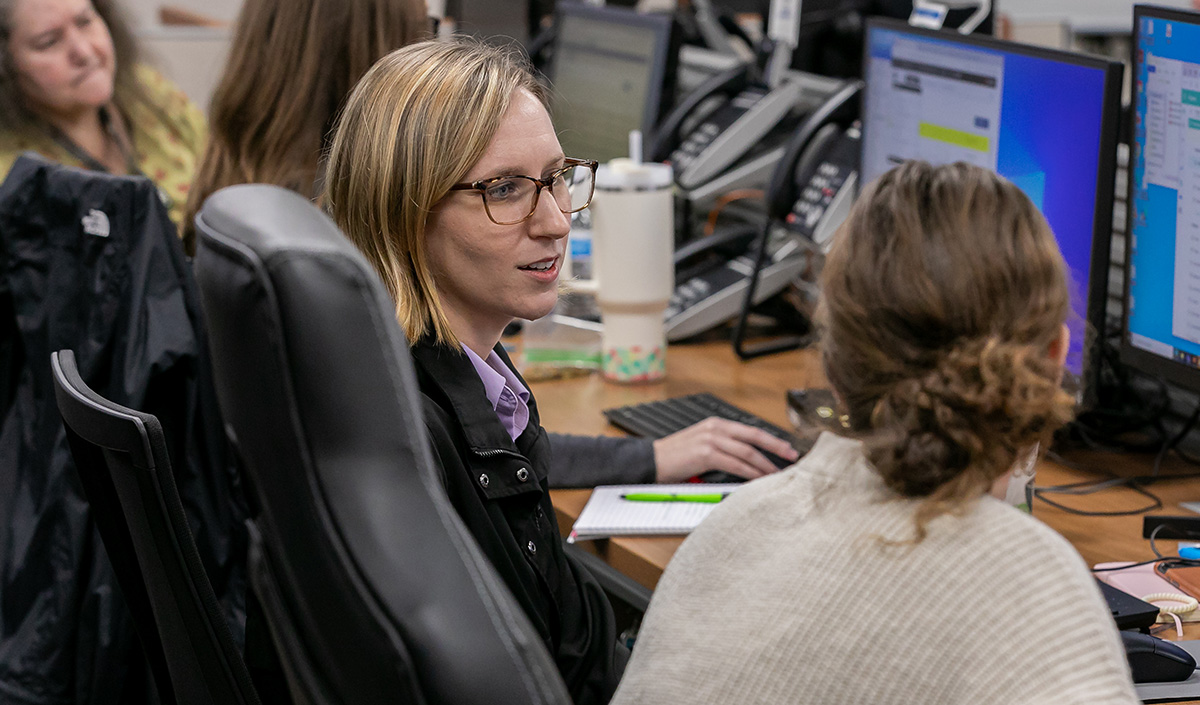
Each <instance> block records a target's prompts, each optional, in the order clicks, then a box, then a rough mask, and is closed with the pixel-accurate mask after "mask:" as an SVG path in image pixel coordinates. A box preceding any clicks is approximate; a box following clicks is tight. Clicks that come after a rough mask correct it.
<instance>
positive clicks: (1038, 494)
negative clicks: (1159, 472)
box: [1033, 482, 1163, 517]
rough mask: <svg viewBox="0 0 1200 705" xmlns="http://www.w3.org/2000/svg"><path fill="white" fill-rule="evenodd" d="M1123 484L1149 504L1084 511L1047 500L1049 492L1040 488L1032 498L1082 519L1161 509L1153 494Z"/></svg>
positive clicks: (1159, 501) (1130, 483)
mask: <svg viewBox="0 0 1200 705" xmlns="http://www.w3.org/2000/svg"><path fill="white" fill-rule="evenodd" d="M1123 484H1124V486H1126V487H1128V488H1129V489H1131V490H1133V491H1134V492H1137V493H1138V494H1140V495H1142V496H1143V497H1146V498H1148V499H1149V500H1150V504H1148V505H1146V506H1144V507H1139V508H1137V509H1114V510H1111V511H1086V510H1083V509H1075V508H1073V507H1068V506H1066V505H1065V504H1062V503H1060V502H1055V501H1054V500H1052V499H1047V498H1046V497H1045V495H1046V494H1049V492H1047V491H1046V490H1043V489H1042V488H1034V490H1033V496H1034V497H1037V498H1038V499H1040V500H1042V501H1043V502H1045V503H1046V504H1049V505H1050V506H1051V507H1054V508H1055V509H1059V510H1061V511H1064V512H1066V513H1068V514H1075V515H1077V516H1084V517H1126V516H1135V515H1137V514H1145V513H1146V512H1152V511H1154V510H1155V509H1162V507H1163V503H1162V500H1161V499H1159V498H1158V496H1157V495H1155V494H1154V493H1152V492H1150V491H1148V490H1145V489H1142V488H1141V487H1140V486H1138V485H1137V484H1135V483H1133V482H1129V483H1123ZM1097 491H1098V490H1097ZM1079 494H1085V493H1079Z"/></svg>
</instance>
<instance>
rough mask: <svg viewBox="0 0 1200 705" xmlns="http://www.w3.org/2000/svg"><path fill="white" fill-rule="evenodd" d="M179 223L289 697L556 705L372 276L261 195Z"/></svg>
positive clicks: (557, 694) (551, 678) (320, 222)
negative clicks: (193, 238)
mask: <svg viewBox="0 0 1200 705" xmlns="http://www.w3.org/2000/svg"><path fill="white" fill-rule="evenodd" d="M196 224H197V230H198V232H199V235H200V237H199V254H198V256H197V260H196V264H197V274H198V277H199V281H200V288H201V294H202V299H203V302H204V308H205V313H206V318H207V320H208V324H209V329H210V331H211V341H212V354H213V360H214V367H215V371H216V379H217V391H218V396H219V398H220V402H221V408H222V409H223V410H224V411H225V419H226V420H227V422H228V423H229V426H230V428H231V430H232V431H233V433H234V434H235V436H236V440H237V444H238V447H239V449H240V451H241V456H242V458H243V460H244V461H245V466H246V469H247V473H248V476H249V482H250V484H251V485H252V492H253V494H254V495H255V497H256V498H257V500H258V501H257V504H258V506H259V507H260V508H261V514H260V516H259V517H258V520H257V529H258V532H259V534H260V535H259V537H258V538H257V539H252V549H251V564H250V573H251V584H252V585H253V587H254V590H255V593H256V594H257V596H258V598H259V601H260V602H261V603H262V606H263V612H264V613H265V616H266V620H267V622H268V624H269V626H270V629H271V635H272V637H273V640H274V642H275V645H276V647H277V648H278V651H279V655H280V660H281V662H282V666H283V670H284V671H285V674H286V675H287V678H288V682H289V687H290V688H291V690H292V695H293V696H294V697H295V698H296V699H297V700H298V701H300V700H303V701H306V702H309V703H314V704H316V705H320V704H323V703H355V705H372V704H374V703H389V704H390V703H396V702H413V703H447V704H449V703H453V704H455V705H471V704H472V703H497V704H501V705H502V704H504V703H513V704H515V703H522V704H526V703H569V702H570V699H569V696H568V695H567V691H566V687H565V685H564V684H563V682H562V680H561V678H560V676H559V675H558V671H557V669H556V667H555V664H554V662H553V661H552V660H551V658H550V656H549V654H548V653H547V652H546V650H545V648H544V647H543V646H542V644H541V641H540V639H539V638H538V636H537V633H536V632H535V631H534V629H533V627H532V626H531V625H530V624H529V622H528V621H527V619H526V617H525V615H524V613H522V612H521V610H520V608H519V607H518V605H517V603H516V601H515V600H514V599H513V597H512V595H511V594H510V593H509V592H508V590H507V588H506V587H505V586H504V584H503V582H502V581H501V580H500V578H499V576H498V575H497V574H496V573H495V571H494V570H493V569H492V567H491V565H490V564H489V563H488V561H487V559H486V558H484V556H483V554H482V552H481V551H480V550H479V548H478V547H477V546H476V544H475V542H474V540H473V539H472V537H471V536H470V534H469V533H468V532H467V531H466V529H465V528H464V526H463V525H462V523H461V521H460V520H459V518H458V516H457V514H456V513H455V511H454V509H453V507H452V506H451V505H450V502H449V500H448V499H447V498H446V496H445V494H444V491H443V489H442V486H441V483H440V482H439V480H438V478H437V477H436V475H435V466H434V464H433V459H432V456H431V454H430V450H429V448H428V443H427V440H426V437H425V425H424V422H423V421H422V418H421V410H420V406H419V403H418V399H417V396H416V389H417V387H416V380H415V376H414V372H413V369H412V363H411V361H410V359H409V353H408V344H407V342H406V341H405V339H404V335H403V333H402V332H401V330H400V326H399V324H398V323H397V321H396V319H395V309H394V307H393V305H392V302H391V300H390V299H389V298H388V295H387V293H386V292H385V290H384V288H383V285H382V283H381V282H380V281H379V279H378V278H377V277H376V275H375V272H374V270H373V269H372V268H371V267H370V265H369V264H368V263H367V262H366V260H365V259H364V258H363V257H362V256H361V255H360V254H359V252H358V251H357V250H356V249H355V248H354V247H353V246H352V245H351V244H350V242H349V241H347V240H346V239H345V238H344V237H343V236H342V234H341V233H340V232H338V229H337V227H336V226H335V225H334V224H333V223H332V222H331V221H330V220H329V219H328V218H327V217H326V216H325V215H324V214H322V213H321V212H320V211H318V210H317V209H316V208H315V207H314V206H313V205H312V204H311V203H309V202H308V201H307V200H306V199H304V198H302V197H301V196H298V195H296V194H295V193H292V192H290V191H286V190H284V189H280V188H276V187H273V186H263V185H243V186H234V187H231V188H227V189H223V190H221V191H218V192H217V193H216V194H214V195H213V196H212V197H210V198H209V199H208V201H207V202H206V203H205V205H204V208H203V210H202V211H201V213H200V215H199V216H198V217H197V219H196Z"/></svg>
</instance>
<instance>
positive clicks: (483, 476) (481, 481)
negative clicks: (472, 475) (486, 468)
mask: <svg viewBox="0 0 1200 705" xmlns="http://www.w3.org/2000/svg"><path fill="white" fill-rule="evenodd" d="M491 482H492V481H491V479H490V478H488V476H487V473H486V472H485V473H483V474H481V475H480V476H479V484H481V485H483V488H484V489H487V486H488V485H489V484H491Z"/></svg>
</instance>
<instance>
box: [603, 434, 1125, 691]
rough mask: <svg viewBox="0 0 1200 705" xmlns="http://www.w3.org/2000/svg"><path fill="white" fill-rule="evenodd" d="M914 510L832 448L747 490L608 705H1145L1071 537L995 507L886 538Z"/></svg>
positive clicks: (855, 457) (670, 570)
mask: <svg viewBox="0 0 1200 705" xmlns="http://www.w3.org/2000/svg"><path fill="white" fill-rule="evenodd" d="M915 506H916V503H915V502H913V501H910V500H903V499H898V498H896V496H895V495H893V494H892V493H891V492H890V491H889V490H887V488H886V487H884V485H883V483H882V481H881V480H880V478H879V476H878V475H877V474H876V473H875V472H874V471H873V470H872V469H871V467H870V465H869V464H868V463H867V461H866V459H865V458H864V456H863V454H862V449H861V446H860V444H859V443H858V442H856V441H852V440H847V439H844V438H839V437H837V436H834V435H832V434H825V435H824V436H822V437H821V438H820V439H819V441H818V442H817V445H816V446H815V447H814V448H813V450H812V451H810V452H809V454H808V455H807V456H805V458H804V459H803V460H801V461H800V462H799V463H798V464H797V465H795V466H793V467H792V468H791V469H789V470H787V471H785V472H782V473H779V474H778V475H774V476H771V477H768V478H764V479H762V480H758V481H756V482H753V483H751V484H749V485H747V486H745V487H744V488H742V489H741V490H739V491H738V492H737V493H736V494H734V495H733V496H731V497H730V498H729V499H727V500H725V501H724V502H722V504H721V506H720V507H718V508H717V510H716V511H714V512H713V513H712V514H711V515H710V516H709V518H708V519H706V520H705V521H704V523H703V524H702V525H701V526H700V527H699V528H698V529H697V530H696V531H695V532H694V533H693V534H692V535H691V536H690V537H689V538H688V540H687V541H686V542H684V544H683V546H682V547H681V548H680V549H679V552H678V553H677V554H676V555H675V557H674V559H673V560H672V561H671V563H670V565H668V566H667V570H666V573H665V574H664V575H663V578H662V580H661V581H660V582H659V584H658V589H657V590H656V591H655V593H654V599H653V601H652V602H651V604H650V610H649V612H648V613H647V615H646V619H645V622H644V623H643V625H642V629H641V633H640V635H639V636H638V640H637V643H636V645H635V646H634V650H633V658H632V660H631V661H630V663H629V667H628V669H627V670H626V671H625V677H624V679H623V680H622V682H621V686H620V688H619V689H618V690H617V694H616V696H615V698H614V700H613V703H614V704H615V705H619V704H625V703H646V704H647V705H667V704H669V703H681V704H682V703H687V704H689V705H693V704H703V703H714V704H715V703H720V704H722V705H726V704H728V705H749V704H751V703H829V704H831V705H832V704H835V703H839V704H840V703H845V704H846V705H885V704H895V705H915V704H917V703H922V704H923V703H929V704H941V703H945V704H950V703H954V704H962V705H980V704H985V703H1030V704H1032V703H1045V704H1047V705H1071V704H1073V703H1079V704H1080V705H1082V704H1084V703H1086V704H1087V705H1104V704H1106V703H1122V704H1127V705H1132V704H1134V703H1137V702H1138V700H1137V698H1136V697H1135V696H1134V693H1133V686H1132V684H1131V682H1130V676H1129V669H1128V667H1127V665H1126V662H1125V656H1124V653H1123V651H1122V648H1121V644H1120V640H1119V639H1118V637H1117V632H1116V627H1115V626H1114V625H1113V622H1112V618H1111V616H1110V615H1109V612H1108V610H1107V609H1106V607H1105V604H1104V601H1103V598H1102V597H1101V596H1100V592H1099V590H1098V589H1097V587H1096V585H1095V582H1094V580H1093V578H1092V577H1091V575H1090V574H1089V573H1088V570H1087V568H1086V566H1085V565H1084V564H1083V561H1082V560H1081V559H1080V557H1079V554H1077V553H1076V552H1075V550H1074V549H1073V548H1072V547H1071V546H1070V545H1069V544H1068V543H1067V542H1066V540H1064V539H1063V538H1062V537H1061V536H1059V535H1058V534H1057V533H1055V532H1054V531H1052V530H1051V529H1049V528H1048V527H1046V526H1045V525H1044V524H1042V523H1041V522H1039V521H1037V520H1036V519H1034V518H1032V517H1030V516H1028V515H1026V514H1023V513H1022V512H1020V511H1019V510H1017V509H1014V508H1012V507H1010V506H1008V505H1006V504H1004V503H1003V502H1000V501H998V500H995V499H993V498H991V497H982V498H980V499H979V501H977V502H974V503H972V504H970V505H969V507H968V509H967V511H966V512H965V514H964V515H963V516H959V517H956V516H944V517H940V518H938V519H935V520H934V521H933V522H931V523H930V525H929V535H928V536H927V537H926V538H925V540H924V541H922V542H920V543H918V544H916V545H909V546H901V547H896V546H886V545H884V544H883V543H881V542H880V541H879V540H878V539H877V538H876V537H886V538H890V539H893V540H904V539H906V538H909V537H911V535H912V526H913V524H912V514H913V510H914V507H915Z"/></svg>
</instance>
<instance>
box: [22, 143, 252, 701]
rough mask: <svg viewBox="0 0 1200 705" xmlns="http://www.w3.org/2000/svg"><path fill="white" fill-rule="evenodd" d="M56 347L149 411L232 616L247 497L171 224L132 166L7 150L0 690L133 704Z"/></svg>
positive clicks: (121, 629) (94, 383)
mask: <svg viewBox="0 0 1200 705" xmlns="http://www.w3.org/2000/svg"><path fill="white" fill-rule="evenodd" d="M64 348H69V349H71V350H74V351H75V357H76V360H77V362H78V364H79V370H80V373H81V374H82V376H83V379H84V381H85V382H87V384H88V385H89V386H91V387H92V388H93V389H95V390H96V391H97V392H98V393H100V394H101V395H102V396H104V397H107V398H108V399H111V400H113V401H115V402H116V403H118V404H123V405H125V406H128V407H131V408H134V409H139V410H142V411H145V412H148V413H151V414H154V415H155V416H157V417H158V418H159V420H160V421H161V422H162V425H163V430H164V432H165V433H166V435H167V441H168V452H169V453H170V456H171V461H172V467H173V470H174V472H175V481H176V483H177V486H178V488H179V493H180V496H181V499H182V500H183V506H184V511H185V512H186V513H187V516H188V518H189V519H190V520H191V524H192V531H193V534H194V535H195V538H196V544H197V547H198V548H199V551H200V559H201V561H202V562H203V564H204V567H205V569H206V571H207V572H208V575H209V578H210V579H211V581H212V583H213V588H214V589H215V590H216V592H217V595H218V596H221V597H223V598H225V601H226V608H227V611H229V612H230V613H231V614H234V615H235V620H236V613H237V612H238V611H240V607H239V606H238V605H239V603H240V601H241V599H242V594H243V589H242V586H243V584H244V580H243V578H242V575H243V570H242V567H241V565H242V561H243V557H244V550H245V549H244V539H243V538H242V520H243V518H244V516H245V510H244V508H243V504H242V500H241V492H240V486H239V485H238V482H237V476H236V474H235V468H234V466H233V465H232V463H231V458H230V455H229V454H228V453H227V447H226V445H225V438H224V430H223V428H222V425H221V421H220V418H219V414H218V410H217V406H216V398H215V395H214V393H213V388H212V382H211V378H210V377H209V375H210V372H209V362H208V356H207V343H206V341H205V339H204V331H203V328H202V325H201V318H200V309H199V296H198V292H197V290H196V288H195V283H194V281H193V280H192V278H191V271H190V267H189V265H188V263H187V261H186V259H185V258H184V255H183V250H182V248H181V246H180V244H179V242H178V237H177V235H176V233H175V227H174V226H173V225H172V224H171V221H170V220H169V219H168V218H167V213H166V209H165V207H164V206H163V205H162V203H161V201H160V200H159V197H158V192H157V189H156V188H155V186H154V185H153V184H152V183H151V182H149V181H148V180H146V179H144V178H140V177H118V176H110V175H107V174H101V173H97V172H86V171H82V170H79V169H73V168H68V167H63V166H60V165H56V164H52V163H50V162H46V161H45V160H42V159H35V158H29V157H24V156H23V157H21V158H20V159H18V161H17V163H16V164H15V165H14V166H13V168H12V170H11V171H10V172H9V176H8V178H7V179H6V180H5V182H4V184H3V185H2V186H0V364H4V365H6V368H5V369H3V370H0V702H3V703H21V704H27V703H30V704H31V703H37V704H38V705H44V704H45V705H48V704H54V705H59V704H62V705H82V704H84V703H89V704H91V703H95V704H97V705H100V704H102V703H139V702H145V701H146V694H147V693H148V692H149V691H150V688H149V687H148V685H147V684H146V683H144V682H142V681H140V680H139V676H140V674H139V667H138V663H139V661H138V659H137V654H138V648H139V647H138V644H137V639H136V637H135V636H134V633H133V631H132V625H131V624H130V621H129V613H128V610H127V608H126V607H125V604H124V602H123V600H122V598H121V594H120V591H119V589H118V587H117V584H116V581H115V578H114V576H113V575H112V567H111V566H110V564H109V562H108V558H107V556H106V555H105V553H104V550H103V546H102V544H101V542H100V538H99V536H98V534H96V533H95V530H94V528H93V526H92V521H91V516H90V511H89V507H88V504H87V501H86V500H85V498H84V495H83V493H82V489H81V487H80V486H79V482H78V479H77V477H76V474H75V467H74V462H73V460H72V458H71V455H70V453H69V451H68V449H67V445H66V439H65V432H64V430H63V428H62V421H61V418H60V417H59V415H58V408H57V405H56V403H55V396H54V386H53V378H52V375H51V370H50V353H51V352H54V351H56V350H61V349H64ZM231 626H233V628H234V633H235V635H236V634H238V633H239V631H240V630H239V629H238V625H237V623H236V621H235V623H234V624H232V625H231Z"/></svg>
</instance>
